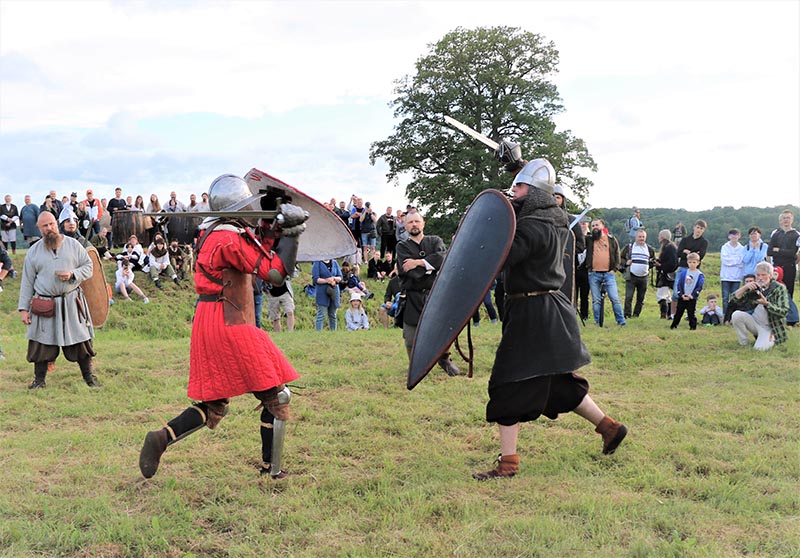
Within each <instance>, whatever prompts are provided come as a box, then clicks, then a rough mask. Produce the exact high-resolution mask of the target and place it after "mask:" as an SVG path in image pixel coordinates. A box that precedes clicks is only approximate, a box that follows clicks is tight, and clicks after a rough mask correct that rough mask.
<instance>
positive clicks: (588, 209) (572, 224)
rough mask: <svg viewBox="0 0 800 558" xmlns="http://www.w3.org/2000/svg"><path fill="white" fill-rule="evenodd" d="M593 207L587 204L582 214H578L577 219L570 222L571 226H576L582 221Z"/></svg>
mask: <svg viewBox="0 0 800 558" xmlns="http://www.w3.org/2000/svg"><path fill="white" fill-rule="evenodd" d="M591 209H592V206H591V205H587V206H586V209H584V210H583V212H582V213H581V214H580V215H577V216H576V217H575V219H574V220H573V221H572V223H570V224H569V228H572V227H574V226H575V225H577V224H578V223H579V222H580V220H581V219H583V218H584V216H585V215H586V214H587V213H589V211H591Z"/></svg>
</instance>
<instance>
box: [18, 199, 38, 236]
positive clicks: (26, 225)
mask: <svg viewBox="0 0 800 558" xmlns="http://www.w3.org/2000/svg"><path fill="white" fill-rule="evenodd" d="M40 212H41V210H40V209H39V206H38V205H36V204H35V203H31V197H30V196H25V205H23V206H22V209H20V210H19V220H20V226H21V228H22V236H23V237H24V238H25V242H27V243H28V246H30V245H31V244H33V243H34V242H36V241H37V240H39V239H40V238H42V237H41V235H40V233H39V229H38V228H37V227H36V221H37V220H38V219H39V213H40Z"/></svg>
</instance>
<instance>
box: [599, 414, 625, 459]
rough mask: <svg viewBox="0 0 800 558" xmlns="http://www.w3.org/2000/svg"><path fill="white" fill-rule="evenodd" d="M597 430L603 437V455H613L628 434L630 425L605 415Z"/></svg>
mask: <svg viewBox="0 0 800 558" xmlns="http://www.w3.org/2000/svg"><path fill="white" fill-rule="evenodd" d="M595 432H597V433H598V434H600V435H601V436H602V437H603V455H611V454H612V453H614V452H615V451H616V450H617V447H619V445H620V444H621V443H622V440H624V439H625V436H627V434H628V427H627V426H625V425H624V424H622V423H621V422H617V421H615V420H614V419H612V418H611V417H609V416H605V417H603V420H601V421H600V424H598V425H597V428H595Z"/></svg>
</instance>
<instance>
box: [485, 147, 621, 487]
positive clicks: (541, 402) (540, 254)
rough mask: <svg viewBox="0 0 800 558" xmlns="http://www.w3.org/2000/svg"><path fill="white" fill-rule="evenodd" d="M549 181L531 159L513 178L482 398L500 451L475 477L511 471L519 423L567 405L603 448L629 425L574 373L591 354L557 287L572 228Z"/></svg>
mask: <svg viewBox="0 0 800 558" xmlns="http://www.w3.org/2000/svg"><path fill="white" fill-rule="evenodd" d="M554 182H555V171H554V170H553V168H552V166H551V165H550V163H549V162H547V161H546V160H544V159H536V160H534V161H531V162H530V163H528V164H527V165H526V166H525V167H524V168H523V169H522V170H521V171H520V173H519V174H518V175H517V176H516V178H515V180H514V184H513V186H512V190H513V192H514V198H515V199H514V201H513V202H512V205H513V206H514V210H515V212H516V214H517V229H516V231H515V233H514V241H513V244H512V246H511V251H510V252H509V254H508V258H507V260H506V263H505V265H504V268H503V281H504V284H505V288H506V297H505V311H504V321H503V337H502V339H501V341H500V345H499V346H498V348H497V354H496V356H495V362H494V366H493V368H492V376H491V378H490V380H489V403H488V405H487V406H486V420H487V421H488V422H496V423H498V425H499V426H500V446H501V454H500V458H499V464H498V465H497V467H496V468H495V469H492V470H491V471H487V472H485V473H476V474H474V475H473V476H474V477H475V478H476V479H478V480H486V479H490V478H496V477H510V476H514V475H515V474H516V473H517V471H518V469H519V456H518V455H517V434H518V432H519V423H520V422H527V421H532V420H536V419H537V418H538V417H539V416H540V415H545V416H546V417H548V418H551V419H555V418H557V417H558V415H559V414H560V413H568V412H571V411H572V412H575V413H577V414H578V415H580V416H582V417H584V418H585V419H587V420H589V421H590V422H591V423H592V424H594V425H595V426H596V432H598V433H600V434H601V435H602V437H603V453H605V454H608V453H613V452H614V450H616V448H617V446H618V445H619V444H620V442H622V439H623V438H624V437H625V435H626V433H627V428H626V427H625V426H624V425H623V424H621V423H619V422H617V421H615V420H613V419H611V418H610V417H607V416H606V415H605V414H604V413H603V411H602V410H600V408H599V407H598V406H597V405H596V404H595V403H594V401H592V398H591V397H589V395H588V391H589V383H588V382H587V381H586V380H585V379H584V378H582V377H580V376H578V375H576V374H575V373H574V371H575V370H577V369H578V368H580V367H581V366H584V365H586V364H589V362H590V361H591V359H590V357H589V352H588V351H587V349H586V346H585V345H584V344H583V341H581V335H580V329H579V325H578V319H577V316H576V314H575V309H574V307H573V306H572V304H571V301H570V300H569V299H568V298H567V297H566V296H565V295H564V293H563V292H561V290H560V287H561V285H562V284H563V282H564V277H565V273H564V263H563V262H564V258H563V254H564V245H565V243H566V241H567V238H568V236H569V234H570V231H569V229H568V217H567V214H566V212H565V211H564V210H563V209H561V208H560V207H558V205H557V203H556V200H555V197H554V196H553V183H554Z"/></svg>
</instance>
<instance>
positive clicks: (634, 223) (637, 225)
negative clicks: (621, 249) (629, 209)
mask: <svg viewBox="0 0 800 558" xmlns="http://www.w3.org/2000/svg"><path fill="white" fill-rule="evenodd" d="M641 216H642V214H641V212H640V211H639V210H638V209H637V208H635V207H634V208H633V215H631V216H630V217H628V222H627V223H626V224H625V231H626V232H627V233H628V236H629V237H630V238H631V242H635V241H636V233H637V232H638V231H639V229H643V228H644V224H643V223H642V220H641Z"/></svg>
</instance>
